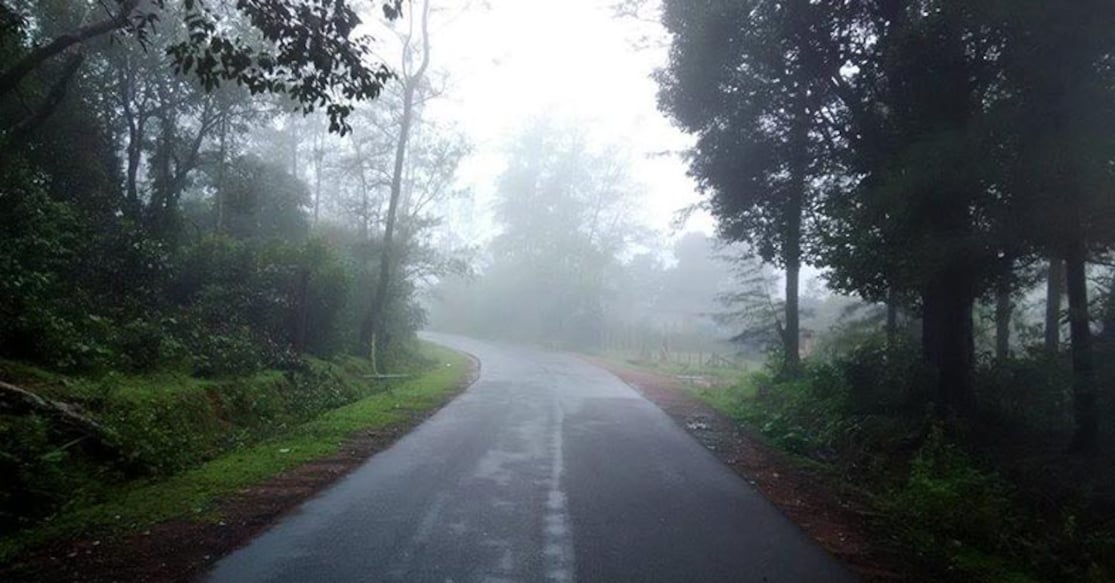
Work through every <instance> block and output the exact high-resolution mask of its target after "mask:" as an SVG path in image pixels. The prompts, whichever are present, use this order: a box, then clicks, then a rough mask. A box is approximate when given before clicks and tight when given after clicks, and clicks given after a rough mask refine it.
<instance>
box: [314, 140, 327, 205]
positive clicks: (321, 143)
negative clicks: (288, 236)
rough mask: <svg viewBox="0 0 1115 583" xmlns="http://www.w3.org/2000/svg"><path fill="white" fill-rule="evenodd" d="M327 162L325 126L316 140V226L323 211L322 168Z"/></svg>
mask: <svg viewBox="0 0 1115 583" xmlns="http://www.w3.org/2000/svg"><path fill="white" fill-rule="evenodd" d="M324 161H325V126H324V125H322V126H321V128H320V129H319V131H318V135H317V136H316V137H315V138H314V225H317V220H318V216H319V214H320V211H321V166H322V164H323V163H324Z"/></svg>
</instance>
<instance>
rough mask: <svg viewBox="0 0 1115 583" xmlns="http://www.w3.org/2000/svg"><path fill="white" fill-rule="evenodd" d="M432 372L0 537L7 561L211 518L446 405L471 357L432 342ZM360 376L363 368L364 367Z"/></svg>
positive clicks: (0, 556)
mask: <svg viewBox="0 0 1115 583" xmlns="http://www.w3.org/2000/svg"><path fill="white" fill-rule="evenodd" d="M421 350H422V353H423V356H425V357H426V358H428V359H430V360H431V361H434V362H436V363H437V364H436V365H435V366H434V367H433V369H432V370H429V371H428V372H425V373H424V374H421V375H419V376H416V377H414V378H412V379H409V380H405V381H401V382H399V383H398V384H396V385H395V386H393V387H392V388H390V389H389V390H387V391H383V392H379V393H375V394H373V395H371V396H368V397H365V398H363V399H361V400H358V401H356V402H353V403H350V404H348V405H345V406H342V407H339V408H337V409H333V410H330V411H328V412H326V413H324V414H321V415H319V416H318V417H316V418H314V419H313V420H311V421H308V422H306V423H303V424H301V425H298V426H295V427H293V428H292V429H290V430H289V431H287V432H285V433H283V434H282V435H281V436H276V437H274V438H271V439H267V440H264V441H261V442H258V443H256V444H254V445H251V446H247V447H243V448H241V449H238V450H235V451H232V452H230V453H228V454H225V455H223V456H220V457H218V458H216V459H213V460H211V461H209V462H206V463H204V464H201V465H200V466H197V467H195V468H193V469H190V470H186V471H184V472H182V473H179V474H176V475H174V476H172V477H170V478H168V479H165V480H162V481H157V482H145V483H132V484H129V485H127V486H124V487H121V488H119V490H117V491H116V492H114V493H113V494H112V495H111V496H109V497H108V500H109V501H107V502H104V503H99V504H94V505H90V506H85V507H79V508H73V509H70V510H68V511H65V512H63V513H61V514H59V515H57V516H55V517H53V518H52V519H50V520H49V521H47V522H46V523H44V524H43V525H41V526H39V527H36V528H33V529H30V530H27V531H23V532H21V533H18V534H16V535H14V536H11V537H9V538H7V539H5V540H0V562H6V561H8V560H10V559H12V558H14V557H15V556H16V555H17V554H18V553H19V552H21V551H23V550H25V549H27V548H29V547H32V546H36V545H39V544H43V543H45V542H48V541H51V540H58V539H61V538H66V537H73V536H76V535H79V534H82V533H89V532H105V533H106V534H113V533H119V532H128V531H134V530H137V529H140V528H143V527H146V526H149V525H151V524H154V523H157V522H161V521H164V520H169V519H173V518H180V517H191V516H192V517H197V518H198V519H208V520H212V519H214V518H215V515H214V514H213V508H214V502H215V501H216V500H218V499H220V498H221V497H222V496H225V495H228V494H231V493H234V492H236V491H237V490H239V489H242V488H244V487H247V486H249V485H252V484H255V483H258V482H261V481H264V480H266V479H267V478H269V477H271V476H274V475H276V474H278V473H280V472H282V471H283V470H286V469H288V468H291V467H294V466H297V465H299V464H302V463H305V462H308V461H311V460H313V459H316V458H320V457H323V456H327V455H330V454H332V453H334V452H336V451H337V449H338V448H339V447H340V445H341V444H342V443H343V442H344V441H345V439H346V438H348V437H350V436H352V435H353V434H355V433H356V432H358V431H361V430H366V429H376V428H385V427H391V426H393V425H396V424H399V423H402V422H405V421H406V420H407V419H409V418H410V415H411V414H412V413H414V412H421V411H426V410H429V409H431V408H433V407H435V406H436V405H437V404H439V403H440V402H442V400H443V398H444V396H445V395H446V394H447V393H448V392H449V391H450V390H452V389H453V388H454V387H455V386H457V384H458V382H459V381H460V380H461V378H462V377H463V375H464V374H465V373H466V371H467V365H468V360H467V358H466V357H464V356H462V355H460V354H458V353H456V352H453V351H450V350H448V349H445V348H441V347H438V346H435V345H432V344H425V343H423V345H422V349H421ZM357 370H358V371H359V370H361V369H357Z"/></svg>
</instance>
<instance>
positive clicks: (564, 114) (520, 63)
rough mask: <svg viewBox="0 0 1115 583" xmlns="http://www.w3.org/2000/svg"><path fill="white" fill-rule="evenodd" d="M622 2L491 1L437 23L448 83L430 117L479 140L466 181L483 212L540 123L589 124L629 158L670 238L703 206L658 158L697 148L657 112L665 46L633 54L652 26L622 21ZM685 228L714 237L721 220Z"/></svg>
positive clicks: (671, 165) (672, 163) (650, 211)
mask: <svg viewBox="0 0 1115 583" xmlns="http://www.w3.org/2000/svg"><path fill="white" fill-rule="evenodd" d="M434 1H435V2H436V1H437V0H434ZM613 1H614V0H565V1H563V2H554V1H553V0H489V1H488V2H486V5H487V6H482V5H475V6H473V7H471V8H469V9H467V10H463V11H462V10H454V11H446V12H435V13H434V14H432V15H431V28H432V30H431V35H430V36H431V39H432V47H431V55H432V67H433V68H435V69H437V70H439V71H441V72H444V73H445V74H446V75H447V76H448V85H447V90H446V95H445V96H444V97H441V98H439V99H437V100H435V101H433V102H431V104H430V105H429V106H428V109H427V115H429V116H430V117H431V118H433V119H435V120H437V121H440V122H453V123H455V124H456V125H457V126H458V127H459V128H460V129H461V130H462V131H463V132H464V133H465V135H467V136H468V138H469V139H470V141H471V142H472V144H473V148H474V151H473V154H472V156H470V158H469V159H468V160H467V161H466V162H465V164H464V165H463V167H462V168H461V173H460V179H461V182H462V186H468V187H470V188H471V189H472V191H473V192H474V195H475V200H476V203H477V207H478V210H480V211H483V210H484V209H487V208H488V206H489V204H490V200H491V195H492V192H493V189H494V184H495V181H496V179H497V177H498V175H499V173H500V171H501V170H502V168H503V156H502V152H503V147H504V145H505V144H506V143H507V142H508V141H509V140H510V138H511V137H512V136H514V135H515V134H516V132H517V131H518V130H519V129H520V128H522V127H523V126H524V125H525V124H526V122H527V121H528V120H529V119H530V118H532V117H535V116H538V115H551V116H556V117H557V118H559V119H573V120H577V121H580V122H583V124H584V128H583V129H584V130H585V131H587V133H588V136H589V137H590V139H591V140H592V141H593V142H595V143H597V144H601V145H603V144H612V145H619V146H621V147H622V148H625V149H627V150H629V151H630V154H631V158H632V160H633V164H632V175H633V178H634V179H635V181H636V182H637V183H639V184H641V185H642V187H643V189H645V192H644V193H642V196H643V197H644V199H643V200H644V201H645V204H643V205H640V206H641V207H642V208H643V212H644V215H645V216H643V217H640V218H641V219H642V220H643V222H644V223H645V224H646V225H647V226H649V227H651V228H653V229H655V230H657V231H659V232H661V233H663V234H669V229H670V224H671V222H672V220H673V217H674V214H675V212H676V211H677V210H678V209H681V208H683V207H685V206H688V205H690V204H692V203H693V202H696V201H697V200H699V197H698V195H697V194H696V192H695V189H694V186H693V183H692V181H691V180H690V179H689V178H688V177H687V176H686V167H685V163H684V162H683V161H682V160H681V158H680V156H677V155H673V156H654V154H655V153H658V152H663V151H673V152H680V151H681V150H684V149H685V148H686V147H687V145H688V144H689V143H690V138H689V137H687V136H686V135H684V134H683V133H681V132H680V131H679V130H678V129H676V128H674V127H673V126H672V125H671V124H670V122H669V121H668V120H667V119H666V118H665V117H664V116H663V115H662V114H661V113H659V112H658V110H657V107H656V102H655V99H656V92H657V85H656V83H655V82H654V80H653V79H651V78H650V75H651V73H652V72H653V71H654V69H655V68H656V67H658V66H660V65H661V64H663V63H664V60H665V48H664V47H663V48H654V49H637V48H635V47H634V44H633V42H632V41H633V40H635V39H636V38H637V37H638V35H639V31H640V30H642V31H643V32H645V31H646V28H645V25H643V27H642V28H640V25H638V24H636V23H634V22H630V21H625V20H619V19H617V18H615V17H614V16H613V15H612V12H611V10H610V8H609V4H610V3H611V2H613ZM442 4H443V5H444V4H445V2H443V3H442ZM454 4H455V3H454ZM473 4H480V3H478V2H474V3H473ZM434 6H435V7H436V6H438V4H434ZM686 228H687V229H700V230H703V231H706V232H710V233H711V231H712V221H711V219H709V218H708V217H707V216H697V217H694V218H692V219H691V220H690V222H689V224H688V225H687V227H686Z"/></svg>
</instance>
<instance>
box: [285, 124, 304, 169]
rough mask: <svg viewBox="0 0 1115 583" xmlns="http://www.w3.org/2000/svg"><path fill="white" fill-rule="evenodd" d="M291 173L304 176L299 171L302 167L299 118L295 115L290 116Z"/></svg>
mask: <svg viewBox="0 0 1115 583" xmlns="http://www.w3.org/2000/svg"><path fill="white" fill-rule="evenodd" d="M289 123H290V127H289V128H288V130H289V132H290V137H289V139H290V175H291V176H293V177H295V178H302V176H301V174H299V172H300V171H301V168H299V167H298V120H297V119H296V118H295V117H294V115H291V116H290V122H289Z"/></svg>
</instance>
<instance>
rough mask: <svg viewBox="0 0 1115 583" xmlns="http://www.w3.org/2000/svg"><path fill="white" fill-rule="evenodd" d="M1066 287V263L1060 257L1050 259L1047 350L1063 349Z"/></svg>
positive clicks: (1046, 289)
mask: <svg viewBox="0 0 1115 583" xmlns="http://www.w3.org/2000/svg"><path fill="white" fill-rule="evenodd" d="M1064 285H1065V262H1064V261H1063V260H1062V259H1061V258H1060V257H1056V256H1054V257H1051V258H1050V259H1049V273H1048V276H1047V277H1046V282H1045V349H1046V350H1047V351H1049V352H1057V351H1058V350H1060V349H1061V296H1062V294H1063V290H1064Z"/></svg>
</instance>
